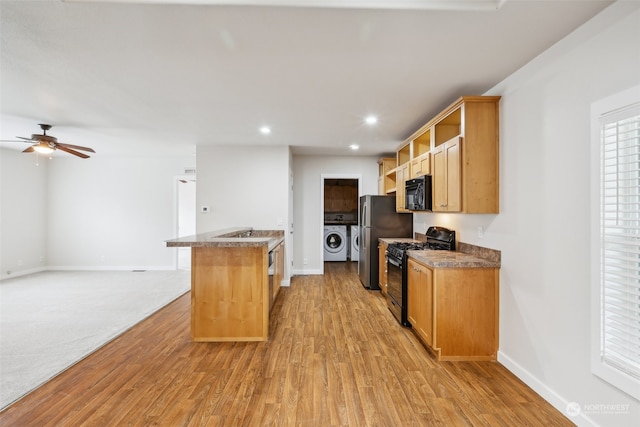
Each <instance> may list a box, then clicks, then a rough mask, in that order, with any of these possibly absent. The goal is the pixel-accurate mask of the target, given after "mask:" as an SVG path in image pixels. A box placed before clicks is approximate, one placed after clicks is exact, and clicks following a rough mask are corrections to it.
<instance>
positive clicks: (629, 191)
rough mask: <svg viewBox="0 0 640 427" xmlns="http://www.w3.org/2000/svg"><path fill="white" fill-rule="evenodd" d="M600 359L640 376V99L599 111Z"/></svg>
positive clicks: (615, 367)
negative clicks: (617, 107) (609, 109)
mask: <svg viewBox="0 0 640 427" xmlns="http://www.w3.org/2000/svg"><path fill="white" fill-rule="evenodd" d="M600 154H601V156H600V159H601V167H600V170H601V176H600V184H601V188H600V199H601V200H600V207H601V212H600V220H601V226H600V231H601V246H600V250H601V256H600V262H601V265H600V276H601V277H600V293H601V295H600V329H601V330H600V361H601V363H604V364H606V365H608V366H610V367H611V368H613V369H615V370H618V371H619V372H620V373H622V374H624V375H628V376H630V377H631V378H633V379H635V380H639V379H640V104H634V105H632V106H629V107H626V108H624V109H621V110H618V111H614V112H610V113H608V114H605V115H603V116H602V117H601V153H600Z"/></svg>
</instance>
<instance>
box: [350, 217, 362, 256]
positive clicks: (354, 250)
mask: <svg viewBox="0 0 640 427" xmlns="http://www.w3.org/2000/svg"><path fill="white" fill-rule="evenodd" d="M358 239H360V227H358V226H357V225H352V226H351V261H356V262H357V261H358V254H359V250H360V249H359V248H360V246H359V244H358Z"/></svg>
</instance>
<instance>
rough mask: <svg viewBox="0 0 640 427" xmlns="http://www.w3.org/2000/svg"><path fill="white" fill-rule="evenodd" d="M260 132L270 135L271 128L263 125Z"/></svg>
mask: <svg viewBox="0 0 640 427" xmlns="http://www.w3.org/2000/svg"><path fill="white" fill-rule="evenodd" d="M260 133H261V134H263V135H269V134H270V133H271V128H270V127H269V126H262V127H261V128H260Z"/></svg>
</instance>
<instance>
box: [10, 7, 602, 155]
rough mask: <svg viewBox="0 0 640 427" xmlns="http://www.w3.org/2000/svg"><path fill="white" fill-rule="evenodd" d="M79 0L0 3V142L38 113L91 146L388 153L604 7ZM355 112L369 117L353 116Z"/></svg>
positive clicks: (38, 118)
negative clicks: (374, 119)
mask: <svg viewBox="0 0 640 427" xmlns="http://www.w3.org/2000/svg"><path fill="white" fill-rule="evenodd" d="M84 1H85V2H82V1H80V2H78V0H75V1H72V0H67V1H66V2H63V1H61V0H16V1H14V0H0V20H1V22H0V24H1V25H0V35H1V42H0V43H1V44H0V50H1V62H0V107H1V110H0V139H2V140H7V139H15V136H25V137H27V136H29V135H30V134H32V133H40V130H39V128H38V126H37V124H38V123H50V124H52V125H54V128H53V129H51V131H50V132H49V133H50V134H51V135H54V136H56V137H58V139H59V140H60V142H65V143H69V144H75V145H87V146H91V147H93V148H95V149H96V151H97V154H95V155H94V156H100V155H118V154H121V153H123V152H126V153H130V154H133V155H138V154H144V153H145V152H146V153H148V152H149V147H150V146H152V147H153V150H154V152H156V153H170V154H178V153H193V151H194V147H195V146H197V145H212V144H222V145H230V144H248V145H265V144H277V145H289V146H292V147H293V152H294V153H296V154H329V155H333V154H340V155H350V154H351V152H350V150H349V149H348V146H349V145H350V144H353V143H357V144H359V145H360V146H361V149H360V150H359V151H358V152H356V154H358V155H378V154H382V153H389V152H393V151H395V149H396V148H397V146H398V144H399V143H400V142H401V141H403V140H404V139H405V138H407V137H408V136H409V135H410V134H411V133H413V131H415V130H416V129H417V128H418V127H419V126H420V125H422V124H423V123H424V122H425V121H426V120H427V119H429V118H430V117H432V116H433V115H435V114H436V113H437V112H439V111H440V110H441V109H442V108H444V107H445V106H447V105H448V104H450V103H451V102H452V101H454V100H455V99H456V98H457V97H459V96H461V95H480V94H483V93H484V92H486V91H487V90H488V89H490V88H492V87H493V86H494V85H496V84H497V83H499V82H500V81H501V80H503V79H504V78H505V77H507V76H509V75H510V74H511V73H513V72H514V71H516V70H517V69H518V68H520V67H522V66H523V65H525V64H526V63H527V62H528V61H530V60H531V59H533V58H534V57H535V56H537V55H538V54H540V53H541V52H543V51H544V50H545V49H547V48H549V47H550V46H551V45H553V44H554V43H555V42H556V41H558V40H559V39H561V38H562V37H564V36H565V35H567V34H568V33H570V32H571V31H572V30H574V29H575V28H577V27H578V26H580V25H581V24H582V23H584V22H586V21H587V20H589V19H590V18H591V17H592V16H594V15H595V14H597V13H598V12H599V11H601V10H602V9H604V8H605V7H606V6H608V5H609V4H610V3H611V1H602V0H597V1H581V0H574V1H522V0H507V1H506V2H505V1H498V2H497V4H498V5H499V7H496V8H490V10H482V11H481V10H477V8H474V10H467V11H464V10H459V7H458V4H461V3H464V2H454V3H456V9H458V10H427V9H419V10H417V9H411V5H410V3H411V1H402V2H399V3H397V4H400V5H402V6H403V7H404V8H403V9H397V10H394V9H389V8H388V7H389V3H388V2H387V3H384V2H380V1H377V2H376V1H373V0H369V1H364V2H358V1H357V0H351V1H350V2H348V3H349V5H350V6H351V7H340V8H326V7H289V6H248V5H204V4H194V3H203V2H206V1H207V0H190V1H189V0H187V1H186V2H187V3H192V4H187V5H185V4H183V5H176V4H166V3H171V2H172V1H171V0H138V3H137V4H136V2H130V3H129V4H127V3H123V1H126V0H111V1H100V0H84ZM175 1H177V0H174V2H175ZM324 1H326V2H328V3H332V1H331V0H324ZM416 1H418V0H413V2H416ZM154 2H155V4H154ZM132 3H133V4H132ZM141 3H144V4H141ZM158 3H160V4H158ZM162 3H164V4H162ZM218 3H220V1H218ZM226 3H238V2H237V1H236V2H234V1H232V0H228V1H227V2H226ZM245 3H246V2H245ZM249 3H251V2H249ZM253 3H254V4H256V3H264V4H266V3H270V4H274V3H280V4H291V3H293V2H292V1H291V0H289V1H286V0H282V1H280V2H273V1H271V2H269V1H268V0H267V1H262V2H260V1H254V2H253ZM314 3H315V4H320V3H322V1H320V0H316V1H315V2H314ZM333 3H335V0H334V1H333ZM437 3H438V7H441V6H442V4H443V2H442V1H439V2H437ZM466 3H469V2H466ZM484 3H487V2H484ZM371 5H377V6H380V7H381V8H378V9H373V8H366V7H371ZM368 114H376V115H377V116H378V117H379V122H378V124H377V125H375V126H367V125H365V124H364V123H363V119H364V117H365V116H366V115H368ZM263 125H268V126H270V127H271V128H272V133H271V134H270V135H267V136H265V135H262V134H261V133H260V132H259V128H260V127H261V126H263ZM2 146H4V147H11V148H19V149H24V148H25V144H23V143H2ZM25 155H26V154H25ZM61 155H65V156H67V154H65V153H61Z"/></svg>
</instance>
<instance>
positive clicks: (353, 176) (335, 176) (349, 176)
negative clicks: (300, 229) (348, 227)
mask: <svg viewBox="0 0 640 427" xmlns="http://www.w3.org/2000/svg"><path fill="white" fill-rule="evenodd" d="M325 179H357V180H358V211H359V210H360V196H361V195H362V174H361V173H321V174H320V230H319V236H320V239H319V241H320V259H321V260H322V262H321V263H320V274H324V181H325ZM358 218H360V212H358ZM347 235H348V233H347Z"/></svg>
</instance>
